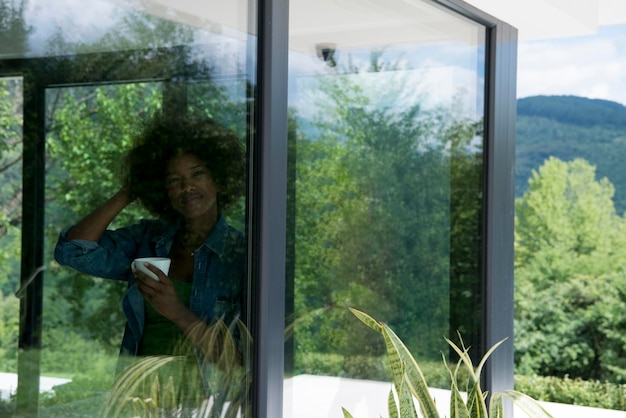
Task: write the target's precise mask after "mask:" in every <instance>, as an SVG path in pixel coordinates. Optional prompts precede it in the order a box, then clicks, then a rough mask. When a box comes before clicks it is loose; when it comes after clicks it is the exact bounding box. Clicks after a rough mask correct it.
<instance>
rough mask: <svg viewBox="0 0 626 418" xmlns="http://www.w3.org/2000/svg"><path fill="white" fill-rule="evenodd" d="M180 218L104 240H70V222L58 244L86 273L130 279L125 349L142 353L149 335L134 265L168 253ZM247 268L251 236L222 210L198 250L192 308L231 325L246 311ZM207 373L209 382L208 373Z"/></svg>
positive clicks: (68, 261) (62, 255) (59, 253)
mask: <svg viewBox="0 0 626 418" xmlns="http://www.w3.org/2000/svg"><path fill="white" fill-rule="evenodd" d="M179 227H180V224H179V223H176V224H167V223H165V222H163V221H158V220H142V221H141V222H140V223H138V224H135V225H132V226H129V227H125V228H120V229H117V230H114V231H113V230H107V231H106V232H105V233H104V235H103V236H102V237H101V238H100V240H99V241H98V242H93V241H86V240H70V239H68V238H67V233H68V232H69V230H70V228H66V229H65V230H63V231H62V232H61V234H60V237H59V240H58V242H57V244H56V247H55V250H54V257H55V259H56V260H57V262H58V263H59V264H61V265H64V266H69V267H72V268H74V269H76V270H78V271H81V272H83V273H86V274H89V275H92V276H96V277H102V278H106V279H113V280H125V281H127V282H128V290H127V291H126V294H125V295H124V298H123V300H122V309H123V311H124V315H125V316H126V321H127V322H126V328H125V330H124V337H123V339H122V346H121V349H120V354H125V355H131V356H136V355H137V352H138V349H139V343H140V341H141V337H142V335H143V327H144V319H145V309H144V298H143V296H142V295H141V293H140V292H139V289H138V288H137V285H136V284H135V277H134V275H133V273H132V271H131V269H130V264H131V262H132V261H133V260H134V259H135V258H138V257H153V256H155V257H167V256H168V254H169V252H170V248H171V247H172V242H173V240H174V236H175V235H176V232H177V231H178V229H179ZM244 268H245V240H244V237H243V235H242V234H241V233H240V232H239V231H237V230H235V229H234V228H232V227H231V226H229V225H228V224H227V223H226V220H225V219H224V217H223V216H221V217H220V218H219V220H218V222H217V223H216V225H215V227H214V228H213V231H212V232H211V234H210V235H209V237H208V239H207V240H206V241H205V242H204V243H203V244H202V246H201V247H200V248H199V249H198V250H196V251H195V252H194V273H193V282H192V288H191V299H190V302H189V308H190V309H191V311H192V312H194V313H195V314H196V315H198V316H199V317H200V318H201V319H202V320H203V321H205V322H206V323H209V324H210V323H211V322H213V321H214V320H217V319H222V320H223V321H224V322H225V323H226V324H227V325H229V324H230V323H231V322H232V321H233V320H234V319H236V318H238V317H239V316H240V315H241V309H242V306H245V304H244V299H243V291H244V289H245V286H244V271H245V270H244ZM196 358H197V360H198V363H199V366H200V370H201V371H203V370H204V367H203V357H202V355H201V353H200V352H199V350H197V349H196ZM202 374H203V379H204V381H205V385H206V383H207V382H206V379H207V376H205V375H204V374H205V373H202Z"/></svg>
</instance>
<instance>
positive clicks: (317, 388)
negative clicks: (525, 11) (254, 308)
mask: <svg viewBox="0 0 626 418" xmlns="http://www.w3.org/2000/svg"><path fill="white" fill-rule="evenodd" d="M485 36H486V32H485V28H484V27H483V26H481V25H478V24H476V23H475V22H472V21H469V20H467V19H465V18H463V17H461V16H458V15H456V14H454V13H452V12H451V11H449V10H447V9H444V8H441V7H438V6H435V5H433V4H432V3H430V2H425V1H424V2H422V1H417V2H405V1H391V2H390V1H388V0H385V1H372V2H367V3H363V2H356V1H349V0H348V1H340V2H323V4H320V3H317V2H316V3H312V2H306V1H293V2H292V3H291V6H290V39H289V41H290V42H289V45H290V60H289V104H290V117H291V120H290V121H291V123H290V127H291V131H290V138H291V146H292V152H291V155H292V159H291V173H292V179H291V184H293V186H294V187H293V193H292V195H291V213H290V216H291V217H292V219H291V222H289V224H290V225H292V228H291V231H290V237H292V238H293V246H292V247H290V248H289V249H288V253H289V254H291V257H290V259H289V260H288V272H290V274H291V278H290V280H289V283H290V284H291V285H292V293H290V294H289V295H288V297H287V306H288V310H289V311H290V312H289V316H288V318H287V325H288V326H290V325H293V333H291V332H290V334H289V339H288V340H287V347H286V352H287V356H286V357H287V358H286V371H287V372H286V376H285V378H286V380H285V388H286V389H285V406H284V409H285V416H289V417H304V416H306V417H330V416H333V417H335V416H336V417H340V416H342V415H341V408H342V407H345V408H346V409H348V410H349V411H350V412H351V413H352V414H353V415H354V416H379V415H381V416H387V415H388V413H387V395H388V393H389V390H390V384H389V381H390V374H389V370H388V362H387V360H386V356H385V352H386V350H385V343H384V340H383V338H382V336H381V335H379V334H378V333H376V332H374V331H373V330H370V329H368V328H367V327H365V326H364V325H363V324H362V323H360V321H359V320H358V319H357V318H356V317H355V316H354V315H352V314H351V313H350V312H349V311H348V310H347V308H348V307H354V308H357V309H359V310H362V311H364V312H366V313H367V314H369V315H371V316H373V317H374V318H375V319H377V320H380V321H383V322H385V323H386V324H388V325H389V326H390V327H391V329H393V331H394V332H395V333H396V334H397V335H398V336H399V337H400V339H401V340H402V341H403V342H404V343H405V344H406V346H407V347H408V349H409V350H410V352H411V353H412V355H413V356H414V357H415V359H416V360H417V361H418V363H419V364H420V366H421V368H422V370H423V372H424V374H425V377H426V380H427V382H428V383H429V385H430V386H431V387H433V388H446V387H447V388H449V387H450V386H449V384H450V382H449V375H448V372H447V371H446V369H445V367H444V365H443V362H442V358H441V353H442V352H443V353H445V354H446V357H448V354H449V352H450V347H449V346H448V345H447V343H446V341H445V340H444V338H443V337H447V338H450V339H452V340H453V341H456V342H457V343H458V342H459V337H458V334H457V332H458V333H459V334H460V335H461V336H462V338H463V340H464V342H465V344H466V345H468V346H471V347H472V350H471V352H470V353H471V354H473V355H474V357H476V356H480V354H481V350H482V347H481V344H480V341H481V318H482V313H481V286H480V283H481V265H480V260H481V232H480V231H481V213H482V190H483V179H482V172H483V122H484V118H483V113H484V99H485V98H484V78H485ZM289 329H290V331H291V328H289ZM450 358H451V359H452V360H453V361H456V357H453V356H450ZM442 393H444V395H445V392H442ZM437 405H440V406H441V407H442V408H445V407H447V405H448V401H446V400H445V399H438V400H437ZM446 414H447V412H446Z"/></svg>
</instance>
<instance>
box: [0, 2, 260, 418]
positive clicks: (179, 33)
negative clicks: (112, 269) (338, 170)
mask: <svg viewBox="0 0 626 418" xmlns="http://www.w3.org/2000/svg"><path fill="white" fill-rule="evenodd" d="M212 3H214V4H212ZM251 14H252V13H249V12H248V10H247V3H237V4H222V3H217V2H204V3H202V4H175V2H169V1H161V0H151V1H144V2H135V1H132V0H129V1H124V0H123V1H93V2H90V3H89V7H85V4H84V2H82V1H76V0H64V1H60V0H58V1H39V0H29V1H12V0H0V22H1V23H2V24H1V25H0V40H2V42H0V75H2V74H16V73H17V74H23V77H24V80H25V81H24V96H25V99H24V100H25V102H26V103H27V106H29V107H28V108H27V109H26V110H25V114H27V115H28V119H27V121H26V122H25V128H24V129H25V131H26V130H27V128H28V132H30V133H31V134H32V135H29V136H27V141H28V145H29V146H30V148H29V149H30V150H32V152H34V153H38V154H36V159H37V161H43V162H44V163H43V164H42V166H41V167H40V170H41V171H40V172H37V173H34V174H35V177H36V178H41V180H42V182H41V184H39V183H38V184H37V185H36V187H33V188H29V189H28V190H24V203H23V205H24V206H26V205H30V207H32V208H33V211H40V212H41V213H37V214H36V215H37V216H38V219H41V220H42V223H43V224H44V225H43V231H42V237H41V239H40V238H37V237H35V238H33V237H29V238H28V240H29V242H32V243H33V246H35V247H36V248H39V249H41V254H42V255H41V259H40V260H35V261H34V262H36V263H38V265H39V264H41V265H43V266H44V267H45V270H44V273H43V276H45V280H43V282H42V281H39V280H36V281H34V282H33V283H32V285H31V288H35V286H40V287H42V290H43V298H44V301H43V312H41V313H40V314H39V315H37V318H36V321H40V322H41V327H39V325H38V324H36V323H35V324H26V325H25V324H22V328H23V329H24V328H26V329H27V331H28V332H31V333H34V334H37V333H40V334H39V336H36V338H37V339H38V340H40V341H41V350H40V351H39V350H38V349H37V348H38V346H37V345H36V344H35V345H33V347H34V348H35V349H28V348H27V349H25V350H22V351H21V352H20V356H21V360H20V362H21V364H22V367H23V368H22V371H23V370H26V369H28V373H25V372H24V373H21V377H22V378H24V379H23V381H24V384H22V385H21V389H20V387H18V388H17V392H18V396H17V405H18V408H20V407H24V408H25V409H23V410H22V411H20V412H22V413H24V414H25V415H27V414H31V413H32V414H33V415H35V414H37V413H38V412H37V409H38V405H39V414H45V416H63V417H65V416H68V415H71V414H76V416H101V413H102V409H101V408H102V406H103V403H106V402H108V399H110V398H108V396H109V393H110V390H111V387H112V385H113V383H114V380H113V379H114V377H115V375H116V369H117V368H118V367H119V363H118V355H119V350H120V345H121V343H122V337H123V332H124V324H125V323H126V318H125V317H124V315H123V311H122V307H121V301H122V299H123V297H124V294H125V293H126V291H127V288H126V287H127V286H126V283H122V282H116V281H109V280H103V279H101V278H97V277H94V276H91V275H89V274H85V273H79V272H78V271H76V270H72V269H68V268H66V267H62V266H60V265H59V264H58V263H57V262H55V261H54V258H53V249H54V244H55V242H56V241H57V239H58V236H59V232H60V231H61V230H62V229H63V228H64V227H66V226H69V225H72V224H73V223H75V222H77V221H78V220H79V219H80V218H81V217H82V216H84V215H86V214H87V213H89V212H90V211H91V210H93V209H94V208H96V207H98V205H100V204H102V203H103V202H105V201H106V200H107V199H109V198H110V197H111V196H113V195H114V194H115V193H116V192H117V191H118V190H119V189H120V187H121V185H122V184H123V182H124V179H123V178H122V176H121V175H120V169H121V165H122V162H123V160H124V156H125V155H126V152H127V151H128V150H129V149H130V148H132V147H133V146H134V145H136V144H135V142H134V141H135V139H136V137H137V133H138V132H141V131H142V129H143V128H144V126H145V123H146V122H147V121H149V120H150V118H151V116H152V115H154V114H156V113H159V112H160V113H163V114H165V115H168V116H171V117H172V118H178V117H181V118H182V117H183V116H184V115H187V114H193V115H196V116H201V117H203V118H209V119H212V120H214V121H217V123H219V124H220V125H221V126H223V127H225V128H226V129H228V131H229V132H232V133H233V135H234V138H236V141H237V143H238V144H239V145H240V146H241V147H244V148H245V145H244V144H246V142H247V140H248V135H250V130H249V125H248V124H249V120H250V117H249V115H248V112H249V105H250V103H251V101H252V100H254V98H253V97H250V94H251V92H252V91H254V89H253V88H252V87H251V86H252V80H253V79H254V77H253V75H252V73H253V72H254V66H255V64H254V62H252V58H251V57H254V56H255V52H254V49H255V46H254V38H253V37H251V36H250V33H251V32H253V31H252V30H250V29H249V26H250V24H249V22H248V19H251V21H254V20H255V19H254V17H252V16H251ZM5 80H9V81H7V83H8V84H10V83H12V82H13V81H12V80H17V79H2V83H5ZM8 84H7V85H8ZM19 86H20V87H19V89H17V88H16V87H11V88H8V90H9V91H10V92H13V93H15V92H18V93H19V94H18V95H17V96H11V97H12V98H11V99H10V100H4V96H3V100H2V105H0V106H5V105H7V106H12V107H13V108H14V109H18V108H20V107H21V97H19V98H18V96H20V95H21V90H20V89H21V82H20V84H19ZM5 87H6V86H5V84H1V85H0V94H4V92H5V91H6V90H7V88H5ZM11 89H13V90H11ZM0 110H2V111H3V112H4V107H2V108H1V109H0ZM20 111H21V108H20ZM0 117H2V118H3V119H2V124H0V129H4V128H6V129H7V132H8V130H11V129H14V126H13V125H11V124H5V123H4V122H5V121H6V120H7V119H6V118H5V114H4V113H0ZM26 125H28V126H26ZM20 129H21V126H20ZM0 134H2V135H3V136H4V134H5V132H4V131H0ZM2 139H3V140H4V137H3V138H2ZM178 139H181V140H182V141H183V142H184V141H191V140H190V139H189V138H187V137H186V136H184V135H181V136H180V137H179V138H178ZM40 140H43V142H45V147H39V145H40V143H41V142H40ZM2 144H3V146H2V148H0V152H1V154H0V156H1V157H2V159H1V160H0V162H2V164H3V165H2V167H4V163H5V162H7V163H8V162H9V161H11V158H13V156H14V154H16V155H18V156H19V155H20V151H19V150H17V148H16V147H18V145H19V144H17V145H16V144H13V143H12V142H6V144H7V146H4V145H5V143H4V142H2ZM9 145H10V146H9ZM14 148H15V149H14ZM18 162H19V160H18ZM13 170H19V164H13V165H12V166H11V169H10V170H7V171H3V172H2V175H3V178H5V179H6V180H7V181H5V182H3V186H2V189H1V191H2V199H3V212H2V213H3V218H2V220H1V221H2V223H1V224H0V225H1V226H3V228H4V227H5V226H8V225H10V228H9V229H8V230H5V229H3V230H1V231H3V235H2V236H0V251H1V252H0V258H1V259H4V258H10V259H11V260H14V261H12V262H11V263H9V264H11V269H10V270H9V269H7V271H6V274H7V278H8V277H12V278H11V279H10V281H9V279H7V280H6V281H5V280H3V279H2V277H4V272H3V273H0V289H1V290H2V292H3V293H2V294H3V296H4V297H5V298H7V296H6V295H7V293H5V287H7V289H9V290H10V291H11V292H15V290H16V289H17V287H18V283H17V281H16V280H18V279H17V278H18V277H19V260H20V255H19V252H18V251H19V248H20V241H19V239H20V236H19V233H20V228H19V226H20V225H19V222H14V220H12V219H9V218H6V219H5V217H4V215H8V212H7V211H8V210H9V206H8V205H7V206H5V205H4V198H5V197H6V198H7V199H9V198H10V197H11V196H13V194H15V193H16V191H17V190H18V189H19V188H20V186H21V179H20V177H19V176H15V175H14V173H13ZM240 180H241V182H242V183H243V182H244V181H245V178H244V176H242V178H241V179H240ZM44 181H45V183H44ZM218 181H222V179H218ZM33 184H34V183H33ZM37 187H39V188H37ZM40 192H41V195H43V196H44V197H43V199H44V200H45V205H43V206H42V207H39V206H38V205H34V204H33V203H32V202H34V201H36V199H37V195H38V194H39V193H40ZM20 198H21V196H20ZM21 203H22V202H21V201H20V202H18V205H17V206H18V212H19V209H20V204H21ZM244 208H245V202H244V201H243V199H240V200H238V201H237V202H235V204H234V205H232V207H230V208H229V210H227V211H224V213H223V214H224V215H225V220H226V222H227V223H228V224H230V225H232V226H233V227H235V228H236V229H238V230H239V231H242V232H243V231H245V228H244V227H245V221H244ZM44 215H45V217H44ZM143 218H147V219H153V218H154V216H153V215H151V214H150V213H148V212H147V211H146V210H144V209H142V208H141V207H140V205H138V204H136V203H132V204H130V205H129V206H128V207H127V208H126V209H125V210H124V211H123V212H122V213H120V216H118V217H115V219H114V221H113V222H112V223H111V225H110V229H116V228H120V227H122V226H127V225H130V224H136V223H138V222H139V220H140V219H143ZM5 220H6V221H7V222H9V221H10V223H5ZM11 234H12V235H11ZM9 236H14V238H12V241H10V242H9V241H8V240H9V238H8V237H9ZM241 237H242V239H244V240H245V237H244V236H243V235H241ZM11 243H13V244H11ZM5 244H6V245H5ZM10 245H13V247H15V248H13V247H11V246H10ZM194 248H195V247H194ZM35 258H36V257H35ZM13 263H15V264H16V265H15V266H13ZM240 264H242V263H240ZM205 267H206V266H205ZM239 267H240V268H241V269H243V268H244V267H243V266H239ZM190 297H194V296H193V295H192V296H190ZM216 297H217V300H216V301H214V304H215V312H219V311H220V309H221V308H220V307H221V306H222V305H223V306H227V305H228V304H229V300H227V299H224V297H225V296H224V295H221V296H220V295H217V296H216ZM220 298H221V299H220ZM11 300H12V302H11V301H9V302H11V303H3V304H2V305H1V306H2V310H3V312H2V314H3V316H2V318H1V319H2V321H3V322H2V323H1V324H0V325H2V327H0V332H2V333H4V332H5V330H6V335H7V336H9V335H12V334H11V333H12V332H15V333H17V324H18V323H19V313H18V312H17V311H16V310H15V309H13V308H17V306H18V304H19V301H18V300H17V299H11ZM24 303H25V302H23V304H24ZM218 305H219V306H218ZM9 324H10V325H11V327H8V326H7V325H9ZM227 325H230V324H227ZM244 331H245V330H237V331H234V334H235V335H236V339H237V341H238V342H240V346H239V347H238V352H239V356H241V355H242V354H243V353H241V351H242V350H244V349H245V348H246V344H245V343H243V341H245V336H246V335H247V334H245V332H244ZM222 334H223V333H220V334H215V335H213V338H209V337H207V338H209V339H210V340H211V341H214V340H216V339H217V340H220V341H225V340H227V338H224V337H223V335H222ZM2 335H3V336H4V335H5V334H2ZM217 337H219V338H217ZM0 340H1V342H0V365H2V367H3V369H0V372H2V371H5V370H6V371H10V372H18V373H19V372H20V368H19V367H16V365H15V363H16V362H17V361H18V360H17V357H18V356H17V341H15V340H14V341H12V342H11V341H10V339H9V338H7V339H5V338H2V339H0ZM29 352H33V353H34V352H36V353H37V354H36V355H33V356H29V354H28V353H29ZM244 357H246V358H248V357H249V356H244ZM31 360H32V361H31ZM218 363H219V362H218ZM220 364H222V363H220ZM167 367H169V368H167ZM167 367H166V368H165V369H164V370H167V371H168V373H169V372H172V373H174V372H175V371H178V370H180V369H181V368H180V367H178V366H177V365H175V366H174V367H172V364H169V366H167ZM249 367H250V365H249V364H244V365H243V369H238V370H239V371H238V373H239V374H236V373H232V374H229V376H228V378H229V379H231V380H232V381H236V382H238V383H240V384H239V385H238V387H237V390H239V391H240V393H239V395H238V396H239V399H243V401H244V402H247V398H246V395H247V391H246V386H245V385H246V384H247V383H248V382H245V379H247V377H248V376H249V374H250V369H249ZM165 374H167V373H165ZM39 375H41V376H42V379H43V380H41V382H44V380H45V379H47V378H49V377H50V378H57V379H61V380H54V381H55V382H56V383H57V387H55V388H54V389H53V390H52V389H51V387H50V386H46V385H45V384H44V383H42V384H41V385H40V387H39V389H40V392H42V394H41V395H39V396H38V395H37V393H36V392H37V391H36V383H35V382H36V379H38V378H39ZM44 377H45V379H44ZM212 378H214V379H217V375H212ZM163 380H167V379H165V378H164V379H163ZM186 381H187V382H188V383H189V384H190V385H191V386H194V387H195V386H202V385H201V384H198V385H194V384H193V383H192V382H193V380H192V379H188V380H186ZM162 383H163V382H162ZM213 383H215V381H213ZM27 388H35V391H34V396H33V394H32V392H33V391H32V390H31V391H30V392H28V390H27ZM15 389H16V388H15V387H13V388H12V393H13V394H14V393H15ZM161 389H162V392H160V395H159V396H160V399H161V400H163V399H164V396H167V395H168V392H167V390H166V387H165V386H163V387H161ZM192 389H193V388H192ZM44 390H47V391H48V392H47V393H46V394H43V391H44ZM154 390H155V387H154V386H153V385H148V387H147V392H144V393H143V395H142V396H141V399H140V402H139V404H141V407H142V408H143V411H144V412H141V413H145V411H150V410H151V409H150V408H153V409H154V408H158V405H161V406H162V405H163V404H162V403H161V404H157V402H156V398H155V397H154V396H153V398H154V399H155V400H153V401H152V403H150V401H147V399H149V398H150V397H149V396H148V394H150V395H154V393H155V392H154ZM27 392H28V393H27ZM191 392H193V390H192V391H191ZM191 392H190V393H191ZM157 393H159V391H158V389H157ZM118 394H119V393H118ZM129 394H130V392H129V393H125V394H124V393H122V395H129ZM20 395H21V397H20ZM233 396H234V395H232V394H230V395H229V397H228V400H229V401H230V402H232V400H233V399H235V398H233ZM242 396H243V398H242ZM20 399H21V400H20ZM117 399H122V401H123V402H124V403H127V404H128V402H129V401H128V399H127V397H126V396H121V397H118V398H117ZM204 400H206V399H203V401H204ZM212 400H213V405H214V406H215V405H216V403H217V398H215V397H213V398H212ZM146 402H147V404H146ZM129 405H130V404H129ZM127 406H128V405H127ZM186 406H189V405H186ZM244 406H245V405H244ZM244 406H242V408H241V410H245V408H244ZM194 407H195V405H194ZM3 408H4V406H3ZM12 408H14V401H12V400H9V401H8V402H7V405H6V409H7V410H9V411H12ZM146 408H147V409H146ZM191 409H194V408H191ZM0 411H3V409H0ZM152 412H154V410H152ZM187 412H189V408H188V410H187ZM137 413H139V412H137ZM0 415H2V412H0Z"/></svg>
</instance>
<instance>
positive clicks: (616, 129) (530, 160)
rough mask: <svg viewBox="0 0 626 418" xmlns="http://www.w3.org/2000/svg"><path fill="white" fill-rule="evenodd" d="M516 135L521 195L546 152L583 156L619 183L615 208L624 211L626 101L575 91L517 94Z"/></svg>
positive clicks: (602, 174)
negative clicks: (575, 92) (565, 94)
mask: <svg viewBox="0 0 626 418" xmlns="http://www.w3.org/2000/svg"><path fill="white" fill-rule="evenodd" d="M516 134H517V142H516V162H515V172H516V174H515V195H516V196H517V197H520V196H522V194H523V193H524V190H526V187H527V185H528V178H529V177H530V176H531V175H532V171H533V170H537V169H538V168H539V167H540V166H541V165H542V164H543V162H544V161H545V160H546V159H547V158H548V157H550V156H554V157H557V158H559V159H561V160H564V161H571V160H572V159H574V158H583V159H585V160H587V161H589V162H590V163H591V164H593V165H595V166H596V177H597V178H598V179H600V178H603V177H607V178H608V179H609V181H610V182H611V183H612V184H613V186H615V196H614V197H613V201H614V202H615V208H616V210H617V213H618V214H620V215H621V214H623V213H624V212H625V211H626V169H624V167H625V164H626V106H623V105H621V104H619V103H616V102H611V101H608V100H597V99H588V98H585V97H577V96H532V97H526V98H523V99H518V101H517V125H516Z"/></svg>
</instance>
